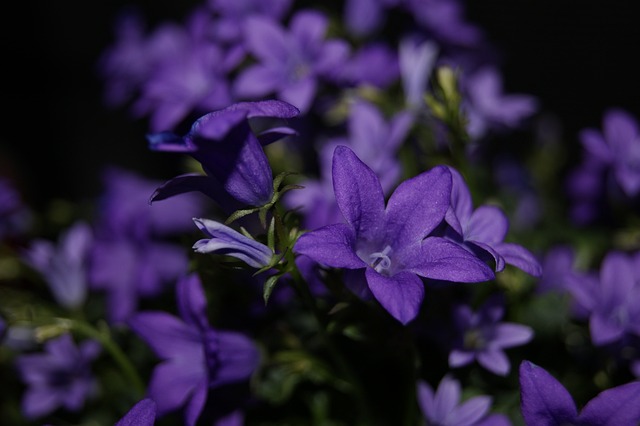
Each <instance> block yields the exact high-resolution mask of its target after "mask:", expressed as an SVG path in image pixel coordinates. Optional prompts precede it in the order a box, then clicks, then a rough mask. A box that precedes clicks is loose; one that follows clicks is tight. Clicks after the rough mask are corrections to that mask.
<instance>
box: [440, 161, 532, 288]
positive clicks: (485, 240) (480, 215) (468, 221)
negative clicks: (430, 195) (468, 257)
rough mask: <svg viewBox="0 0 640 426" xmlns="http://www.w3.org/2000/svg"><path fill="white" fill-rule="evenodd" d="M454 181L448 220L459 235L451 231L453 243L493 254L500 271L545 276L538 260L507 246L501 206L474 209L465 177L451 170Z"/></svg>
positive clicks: (505, 219)
mask: <svg viewBox="0 0 640 426" xmlns="http://www.w3.org/2000/svg"><path fill="white" fill-rule="evenodd" d="M450 171H451V176H452V179H453V186H452V190H451V207H450V209H449V211H448V212H447V215H446V221H447V223H448V224H449V225H450V226H451V229H452V230H453V231H455V232H448V233H447V235H448V236H449V237H451V239H452V240H454V241H457V242H459V243H460V244H462V245H463V246H464V247H467V248H468V249H470V250H471V251H473V252H474V253H477V254H480V253H478V250H481V251H484V252H485V253H488V254H490V255H491V256H492V257H493V259H494V260H495V263H496V271H497V272H499V271H501V270H503V269H504V265H505V263H506V264H510V265H513V266H515V267H517V268H519V269H521V270H523V271H524V272H526V273H528V274H529V275H532V276H534V277H539V276H540V275H541V274H542V268H541V266H540V264H539V262H538V260H537V259H536V258H535V257H534V256H533V254H531V252H529V251H528V250H527V249H525V248H524V247H522V246H520V245H519V244H515V243H506V242H504V241H503V240H504V238H505V236H506V235H507V232H508V229H509V220H508V219H507V217H506V216H505V214H504V212H503V211H502V210H500V209H499V208H498V207H495V206H489V205H483V206H480V207H478V208H477V209H474V208H473V199H472V198H471V193H470V192H469V188H467V185H466V183H465V181H464V178H463V177H462V175H461V174H460V173H459V172H458V171H456V170H455V169H453V168H450Z"/></svg>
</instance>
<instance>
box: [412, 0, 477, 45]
mask: <svg viewBox="0 0 640 426" xmlns="http://www.w3.org/2000/svg"><path fill="white" fill-rule="evenodd" d="M405 3H406V5H405V7H406V8H407V9H408V11H409V12H410V13H411V14H412V16H413V17H414V19H415V20H416V22H418V23H419V24H420V25H421V26H422V27H424V28H425V29H426V30H427V31H428V32H429V33H430V34H432V35H433V36H434V37H435V38H436V39H437V40H438V41H439V42H441V43H446V44H448V45H454V46H468V47H471V46H475V45H477V44H479V43H480V42H481V41H482V40H483V38H484V35H483V34H482V31H481V30H480V29H479V28H478V27H477V26H475V25H473V24H471V23H469V22H467V21H466V20H465V17H464V5H463V4H461V2H460V1H459V0H406V2H405Z"/></svg>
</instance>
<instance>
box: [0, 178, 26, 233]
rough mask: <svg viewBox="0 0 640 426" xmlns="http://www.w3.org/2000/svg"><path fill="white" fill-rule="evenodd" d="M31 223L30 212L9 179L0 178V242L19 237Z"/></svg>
mask: <svg viewBox="0 0 640 426" xmlns="http://www.w3.org/2000/svg"><path fill="white" fill-rule="evenodd" d="M30 222H31V212H30V211H29V210H28V209H27V208H26V206H25V205H24V204H23V202H22V197H21V196H20V193H19V192H18V191H17V190H16V188H15V187H14V185H13V184H12V183H11V181H10V180H9V179H6V178H4V177H2V176H0V241H3V240H4V239H5V238H6V237H10V236H16V235H20V234H21V233H23V232H24V231H26V230H27V228H28V226H29V224H30Z"/></svg>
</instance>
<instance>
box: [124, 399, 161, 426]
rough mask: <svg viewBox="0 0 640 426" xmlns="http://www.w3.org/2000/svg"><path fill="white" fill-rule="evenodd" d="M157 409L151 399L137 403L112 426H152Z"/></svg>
mask: <svg viewBox="0 0 640 426" xmlns="http://www.w3.org/2000/svg"><path fill="white" fill-rule="evenodd" d="M157 409H158V407H157V406H156V403H155V402H154V401H153V400H152V399H151V398H144V399H142V400H140V401H138V402H137V403H136V404H135V405H134V406H133V407H131V409H130V410H129V411H128V412H127V414H125V415H124V417H122V418H121V419H120V420H118V422H117V423H116V424H115V425H114V426H153V424H154V423H155V421H156V411H157Z"/></svg>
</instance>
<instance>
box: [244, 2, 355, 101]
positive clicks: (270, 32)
mask: <svg viewBox="0 0 640 426" xmlns="http://www.w3.org/2000/svg"><path fill="white" fill-rule="evenodd" d="M246 22H247V24H246V26H245V30H246V32H245V40H246V45H247V48H248V50H249V52H250V53H252V54H253V56H254V57H255V58H256V59H257V61H258V62H257V63H256V64H252V65H249V66H248V67H247V68H245V69H244V70H242V71H241V72H240V74H239V75H238V77H237V79H236V81H235V85H234V87H235V94H236V96H238V97H240V98H242V99H257V98H259V97H262V96H265V95H269V94H271V93H276V94H277V96H278V98H279V99H282V100H284V101H286V102H289V103H290V104H292V105H295V106H296V107H297V108H298V109H300V111H301V112H303V113H306V112H308V111H309V109H310V108H311V105H312V102H313V99H314V97H315V94H316V91H317V87H318V83H319V82H320V81H321V79H323V78H329V77H331V76H332V75H333V74H335V73H336V70H339V69H340V67H341V66H342V64H343V63H344V62H345V60H346V59H347V56H348V53H349V47H348V45H347V43H346V42H344V41H342V40H325V39H324V36H325V32H326V30H327V26H328V19H327V17H326V16H325V15H324V14H322V13H320V12H316V11H311V10H303V11H299V12H297V13H296V14H295V15H294V16H293V17H292V18H291V20H290V24H289V30H288V31H286V30H285V29H284V28H282V27H281V26H280V25H279V24H278V23H277V22H274V21H273V20H271V19H269V18H266V17H262V16H252V17H250V18H247V21H246Z"/></svg>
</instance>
